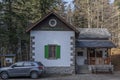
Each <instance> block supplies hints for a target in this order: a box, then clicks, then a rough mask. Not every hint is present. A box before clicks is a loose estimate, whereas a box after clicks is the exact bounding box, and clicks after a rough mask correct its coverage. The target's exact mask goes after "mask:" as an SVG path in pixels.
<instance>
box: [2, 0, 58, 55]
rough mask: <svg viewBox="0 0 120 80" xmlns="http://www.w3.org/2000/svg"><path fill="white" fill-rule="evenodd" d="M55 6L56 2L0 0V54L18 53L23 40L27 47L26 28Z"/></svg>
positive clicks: (52, 0) (50, 0)
mask: <svg viewBox="0 0 120 80" xmlns="http://www.w3.org/2000/svg"><path fill="white" fill-rule="evenodd" d="M56 4H57V3H56V0H1V1H0V15H1V16H0V53H18V52H19V50H20V48H21V45H20V44H21V41H23V40H24V41H25V42H26V44H27V45H26V46H29V36H28V34H26V32H25V30H26V28H27V27H28V25H30V24H31V23H33V22H35V21H37V20H38V19H40V18H41V16H43V15H44V14H46V13H47V12H48V11H49V10H51V9H54V8H55V5H56ZM3 49H4V50H3ZM27 52H28V51H27ZM25 54H26V53H25Z"/></svg>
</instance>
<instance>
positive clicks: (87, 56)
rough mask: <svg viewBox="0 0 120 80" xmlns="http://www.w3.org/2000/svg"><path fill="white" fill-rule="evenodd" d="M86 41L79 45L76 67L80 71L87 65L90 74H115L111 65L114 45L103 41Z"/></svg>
mask: <svg viewBox="0 0 120 80" xmlns="http://www.w3.org/2000/svg"><path fill="white" fill-rule="evenodd" d="M86 41H87V40H86ZM86 41H82V42H81V41H79V43H77V47H76V66H78V69H79V68H80V67H79V66H83V65H86V66H87V67H88V68H86V69H88V71H89V72H95V73H96V72H113V65H112V64H111V47H114V45H113V43H112V42H110V41H102V40H100V41H99V40H98V41H96V40H94V41H93V40H88V41H87V42H86ZM81 69H82V68H81Z"/></svg>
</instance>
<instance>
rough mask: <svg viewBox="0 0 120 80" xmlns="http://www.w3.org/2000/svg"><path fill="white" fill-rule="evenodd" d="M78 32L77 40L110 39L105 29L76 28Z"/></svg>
mask: <svg viewBox="0 0 120 80" xmlns="http://www.w3.org/2000/svg"><path fill="white" fill-rule="evenodd" d="M78 30H79V31H80V34H79V39H93V38H96V39H97V38H98V39H102V38H103V39H104V38H110V37H111V34H110V33H109V31H108V30H107V29H106V28H78Z"/></svg>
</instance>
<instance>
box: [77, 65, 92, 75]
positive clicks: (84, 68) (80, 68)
mask: <svg viewBox="0 0 120 80" xmlns="http://www.w3.org/2000/svg"><path fill="white" fill-rule="evenodd" d="M77 73H78V74H86V73H90V72H89V70H88V66H87V65H82V66H78V67H77Z"/></svg>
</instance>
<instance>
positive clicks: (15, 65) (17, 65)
mask: <svg viewBox="0 0 120 80" xmlns="http://www.w3.org/2000/svg"><path fill="white" fill-rule="evenodd" d="M12 66H14V67H23V63H22V62H18V63H15V64H14V65H12Z"/></svg>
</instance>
